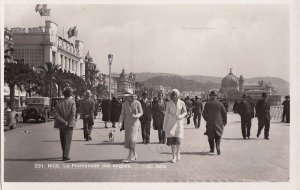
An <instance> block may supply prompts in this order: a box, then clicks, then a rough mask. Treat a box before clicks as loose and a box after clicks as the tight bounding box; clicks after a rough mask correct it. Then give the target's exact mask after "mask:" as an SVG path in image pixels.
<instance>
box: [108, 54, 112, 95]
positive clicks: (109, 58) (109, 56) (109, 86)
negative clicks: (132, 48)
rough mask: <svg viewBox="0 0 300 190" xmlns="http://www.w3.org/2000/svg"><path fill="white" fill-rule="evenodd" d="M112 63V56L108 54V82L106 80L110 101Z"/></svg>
mask: <svg viewBox="0 0 300 190" xmlns="http://www.w3.org/2000/svg"><path fill="white" fill-rule="evenodd" d="M112 61H113V54H108V63H109V80H108V89H109V99H111V84H110V80H111V64H112Z"/></svg>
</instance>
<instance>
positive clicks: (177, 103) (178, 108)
mask: <svg viewBox="0 0 300 190" xmlns="http://www.w3.org/2000/svg"><path fill="white" fill-rule="evenodd" d="M178 97H179V90H177V89H173V90H172V92H171V94H170V99H171V100H170V101H169V102H168V103H167V107H166V114H165V118H164V124H163V129H164V131H165V133H166V137H167V145H168V146H171V150H172V155H173V159H172V160H171V162H172V163H175V162H176V161H177V160H180V144H181V141H182V139H183V136H184V118H185V116H186V115H187V110H186V106H185V103H184V102H183V101H182V100H180V99H179V98H178ZM175 148H176V152H175Z"/></svg>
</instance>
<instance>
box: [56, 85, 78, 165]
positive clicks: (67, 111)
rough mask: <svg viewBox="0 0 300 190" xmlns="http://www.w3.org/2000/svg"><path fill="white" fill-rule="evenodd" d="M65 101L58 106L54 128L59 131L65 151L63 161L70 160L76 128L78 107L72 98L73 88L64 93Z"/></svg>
mask: <svg viewBox="0 0 300 190" xmlns="http://www.w3.org/2000/svg"><path fill="white" fill-rule="evenodd" d="M63 95H64V97H65V98H64V99H63V100H62V101H60V102H58V104H57V105H56V112H55V113H56V114H55V121H54V128H58V129H59V134H60V143H61V148H62V151H63V156H62V160H63V161H66V160H70V158H69V152H70V148H71V142H72V135H73V128H74V127H75V124H76V122H75V114H76V105H75V101H74V100H73V99H72V98H71V95H72V90H71V88H69V87H68V88H66V89H65V90H64V91H63Z"/></svg>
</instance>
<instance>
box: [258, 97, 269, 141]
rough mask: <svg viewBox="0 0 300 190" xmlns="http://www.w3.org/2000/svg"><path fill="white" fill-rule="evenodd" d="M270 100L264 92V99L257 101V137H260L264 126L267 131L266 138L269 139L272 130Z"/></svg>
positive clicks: (265, 131)
mask: <svg viewBox="0 0 300 190" xmlns="http://www.w3.org/2000/svg"><path fill="white" fill-rule="evenodd" d="M270 107H271V106H270V102H269V100H268V95H267V94H266V93H265V92H263V93H262V99H261V100H259V101H258V102H257V103H256V106H255V111H256V116H257V119H258V131H257V138H258V137H259V135H260V133H261V131H262V129H263V128H265V129H264V133H265V139H266V140H269V131H270V120H271V115H270Z"/></svg>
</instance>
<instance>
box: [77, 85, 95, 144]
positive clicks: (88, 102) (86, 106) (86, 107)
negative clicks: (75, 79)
mask: <svg viewBox="0 0 300 190" xmlns="http://www.w3.org/2000/svg"><path fill="white" fill-rule="evenodd" d="M91 96H92V93H91V91H90V90H87V91H86V92H85V98H84V99H82V100H81V101H80V114H81V118H82V119H83V135H84V138H85V140H86V141H89V140H92V137H91V133H92V128H93V125H94V110H95V102H94V100H93V99H92V98H91Z"/></svg>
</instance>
